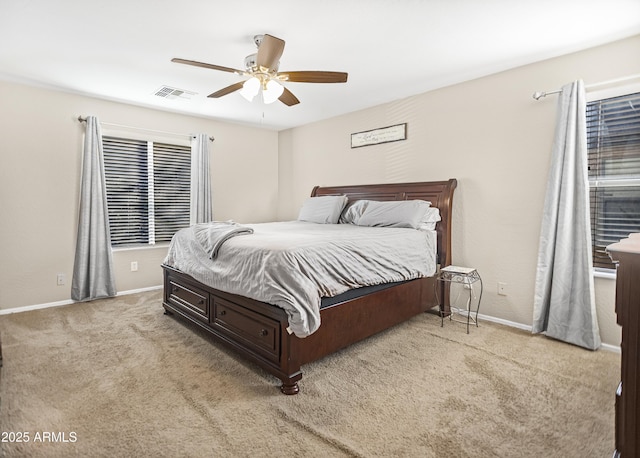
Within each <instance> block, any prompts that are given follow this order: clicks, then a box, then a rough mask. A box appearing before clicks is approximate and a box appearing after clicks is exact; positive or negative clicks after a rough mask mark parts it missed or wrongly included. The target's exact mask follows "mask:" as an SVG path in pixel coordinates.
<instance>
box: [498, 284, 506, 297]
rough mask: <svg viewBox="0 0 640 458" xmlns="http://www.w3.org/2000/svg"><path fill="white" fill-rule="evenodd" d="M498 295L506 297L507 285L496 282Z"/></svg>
mask: <svg viewBox="0 0 640 458" xmlns="http://www.w3.org/2000/svg"><path fill="white" fill-rule="evenodd" d="M498 294H499V295H500V296H506V295H507V284H506V283H503V282H498Z"/></svg>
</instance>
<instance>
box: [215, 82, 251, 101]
mask: <svg viewBox="0 0 640 458" xmlns="http://www.w3.org/2000/svg"><path fill="white" fill-rule="evenodd" d="M243 84H244V81H240V82H239V83H234V84H232V85H231V86H227V87H225V88H222V89H220V90H219V91H216V92H214V93H213V94H209V95H208V96H207V97H211V98H214V99H217V98H219V97H222V96H223V95H227V94H231V93H232V92H235V91H237V90H238V89H242V85H243Z"/></svg>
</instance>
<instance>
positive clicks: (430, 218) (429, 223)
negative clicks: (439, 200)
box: [418, 207, 442, 231]
mask: <svg viewBox="0 0 640 458" xmlns="http://www.w3.org/2000/svg"><path fill="white" fill-rule="evenodd" d="M441 220H442V217H440V210H438V208H437V207H429V208H428V209H427V212H426V213H425V214H424V217H423V218H422V221H420V224H419V226H418V229H420V230H423V231H433V230H434V229H435V228H436V223H437V222H439V221H441Z"/></svg>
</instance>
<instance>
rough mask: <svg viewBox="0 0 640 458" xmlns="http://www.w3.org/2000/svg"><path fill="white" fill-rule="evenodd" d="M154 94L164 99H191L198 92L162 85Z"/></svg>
mask: <svg viewBox="0 0 640 458" xmlns="http://www.w3.org/2000/svg"><path fill="white" fill-rule="evenodd" d="M154 95H157V96H158V97H162V98H164V99H190V98H191V96H193V95H196V93H195V92H191V91H185V90H184V89H177V88H175V87H170V86H162V87H161V88H160V89H158V90H157V91H155V92H154Z"/></svg>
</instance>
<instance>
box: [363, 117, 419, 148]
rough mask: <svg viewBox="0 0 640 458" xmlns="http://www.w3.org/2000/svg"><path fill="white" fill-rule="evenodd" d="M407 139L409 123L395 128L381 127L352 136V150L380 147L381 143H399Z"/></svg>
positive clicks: (397, 125)
mask: <svg viewBox="0 0 640 458" xmlns="http://www.w3.org/2000/svg"><path fill="white" fill-rule="evenodd" d="M406 139H407V123H406V122H405V123H403V124H396V125H395V126H389V127H380V128H379V129H373V130H365V131H364V132H357V133H355V134H351V148H360V147H362V146H369V145H378V144H380V143H389V142H397V141H400V140H406Z"/></svg>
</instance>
